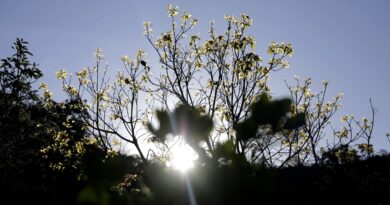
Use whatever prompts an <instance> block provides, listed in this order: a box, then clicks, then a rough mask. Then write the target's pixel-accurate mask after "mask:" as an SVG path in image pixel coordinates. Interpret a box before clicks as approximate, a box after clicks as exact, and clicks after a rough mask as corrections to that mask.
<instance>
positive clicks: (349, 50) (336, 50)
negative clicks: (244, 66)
mask: <svg viewBox="0 0 390 205" xmlns="http://www.w3.org/2000/svg"><path fill="white" fill-rule="evenodd" d="M168 4H173V5H178V6H179V8H180V10H181V11H188V12H190V13H191V14H192V15H193V16H194V17H195V18H197V19H199V24H198V26H197V27H196V29H195V32H199V33H200V34H201V36H203V37H206V35H207V31H208V28H209V22H210V21H211V20H215V23H216V25H217V28H218V29H223V27H224V26H225V24H224V19H223V16H224V15H236V16H238V15H239V14H241V13H245V14H247V15H249V16H250V17H251V18H252V19H253V26H252V28H251V29H250V33H251V34H252V35H254V36H255V37H256V43H257V46H256V47H257V49H258V51H259V52H260V53H261V54H265V50H266V48H267V46H268V45H269V43H270V42H272V41H276V42H290V43H292V44H293V47H294V56H293V57H292V58H291V59H289V62H290V68H289V69H288V70H284V71H280V72H276V73H274V74H272V75H271V84H270V85H271V88H272V92H273V93H274V95H275V96H278V97H280V96H287V94H288V91H287V88H286V86H285V84H284V80H287V81H288V82H291V83H292V82H293V76H294V75H298V76H302V77H311V78H312V80H313V85H314V86H313V90H314V91H316V90H318V88H319V87H320V85H321V81H322V80H329V82H330V87H329V90H328V96H329V98H331V97H333V96H336V95H337V94H338V93H339V92H343V93H344V94H345V95H344V99H343V107H342V108H341V109H340V111H339V112H338V113H337V115H336V116H335V118H334V123H335V126H336V127H337V126H341V125H340V124H339V121H340V120H339V119H340V117H341V116H342V115H345V114H354V116H355V117H356V118H359V119H361V117H364V116H370V104H369V99H370V98H371V99H372V102H373V105H374V106H375V108H376V109H377V111H378V112H377V114H376V118H375V128H374V140H373V142H374V144H375V146H376V149H377V150H379V149H387V150H390V143H389V142H388V141H387V139H386V138H385V133H386V132H390V94H389V89H390V81H389V77H390V67H389V60H388V58H390V38H389V36H390V12H388V11H389V9H390V1H387V0H365V1H364V0H317V1H313V0H295V1H291V0H280V1H277V0H267V1H263V0H245V1H244V0H241V1H239V0H236V1H231V0H207V1H206V0H196V1H184V0H183V1H166V0H153V1H152V0H127V1H126V0H113V1H107V0H82V1H80V0H34V1H31V0H0V28H1V32H0V58H4V57H6V56H9V55H11V54H12V50H11V44H12V43H13V42H14V41H15V39H16V38H17V37H18V38H24V39H25V40H26V41H28V42H29V43H30V46H29V48H30V50H31V51H32V52H33V54H34V57H33V58H32V59H33V61H35V62H37V63H38V64H39V65H40V68H41V70H42V71H43V73H44V77H43V78H42V80H41V81H42V82H47V83H48V84H49V87H51V88H52V91H53V92H54V94H55V95H56V97H57V98H61V96H63V94H62V93H61V90H60V85H59V82H58V81H57V80H56V79H55V72H56V71H57V70H58V69H61V68H63V69H67V70H68V71H71V72H76V71H78V70H79V69H81V68H82V67H84V66H91V65H93V62H94V61H93V55H92V54H93V52H94V51H95V49H96V48H101V49H103V51H104V56H105V62H107V63H108V64H110V68H111V69H114V70H117V69H120V68H121V67H120V65H121V64H120V57H121V56H123V55H129V56H134V55H135V53H136V51H137V50H138V49H144V50H145V51H146V52H147V53H148V54H149V56H148V58H149V59H150V61H157V60H158V59H156V58H157V57H156V55H154V54H155V53H154V52H153V50H152V48H151V46H150V45H149V43H148V42H147V41H146V38H145V36H143V35H142V33H143V24H142V22H143V21H151V22H152V24H153V30H154V32H155V36H157V35H158V34H160V33H161V32H165V31H167V30H168V29H169V18H168V17H167V14H166V6H167V5H168ZM220 31H222V30H220ZM263 57H266V56H265V55H263ZM156 67H158V66H156Z"/></svg>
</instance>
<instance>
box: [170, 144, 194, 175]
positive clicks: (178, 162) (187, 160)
mask: <svg viewBox="0 0 390 205" xmlns="http://www.w3.org/2000/svg"><path fill="white" fill-rule="evenodd" d="M171 153H172V156H171V160H170V161H169V162H168V164H167V165H168V166H170V167H173V168H175V169H177V170H179V171H181V172H186V171H187V170H189V169H191V168H192V167H193V166H194V161H195V160H196V159H198V154H197V153H196V152H195V151H194V150H193V149H192V148H191V147H190V146H189V145H187V144H185V143H179V144H176V145H175V146H173V147H172V149H171Z"/></svg>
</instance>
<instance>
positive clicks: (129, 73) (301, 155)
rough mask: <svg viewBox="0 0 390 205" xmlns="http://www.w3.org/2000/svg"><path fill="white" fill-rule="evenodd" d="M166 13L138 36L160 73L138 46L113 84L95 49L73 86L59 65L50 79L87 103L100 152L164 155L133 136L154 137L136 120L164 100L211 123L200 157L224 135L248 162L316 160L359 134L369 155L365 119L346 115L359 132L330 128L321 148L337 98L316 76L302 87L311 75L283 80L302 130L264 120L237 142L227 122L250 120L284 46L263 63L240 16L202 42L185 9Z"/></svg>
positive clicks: (280, 63) (165, 146)
mask: <svg viewBox="0 0 390 205" xmlns="http://www.w3.org/2000/svg"><path fill="white" fill-rule="evenodd" d="M167 13H168V16H169V18H170V20H171V29H170V30H169V31H167V32H165V33H162V34H161V36H159V37H157V38H153V36H152V24H151V23H150V22H144V27H145V32H144V34H145V36H146V39H147V40H148V41H149V42H150V44H151V45H152V47H153V48H154V50H155V51H156V54H157V56H158V60H159V62H160V65H161V68H162V69H161V70H160V71H157V70H156V69H151V67H150V65H149V64H148V63H147V62H146V61H145V59H144V55H145V54H144V52H143V51H142V50H140V51H139V52H138V53H137V55H136V57H135V59H134V60H131V59H130V58H129V57H128V56H123V57H122V58H121V60H122V61H123V64H124V70H123V71H120V72H119V73H118V74H117V75H116V81H115V82H110V80H109V79H110V78H109V76H108V74H109V73H110V72H109V71H108V66H106V67H105V68H102V59H103V54H102V51H101V50H100V49H98V50H97V51H96V53H95V58H96V65H95V66H93V67H91V68H83V69H82V70H81V71H80V72H78V73H77V76H78V82H77V85H75V86H72V84H71V78H69V79H67V78H66V71H64V70H61V71H59V72H58V75H57V77H58V78H59V79H60V80H62V82H63V88H64V90H65V92H66V93H68V94H69V97H70V98H71V99H74V100H75V101H77V102H80V107H86V108H87V109H88V112H89V113H90V116H91V117H92V118H89V119H87V120H86V121H85V122H86V123H87V124H88V127H89V128H90V129H91V131H92V132H93V133H94V136H95V137H96V139H97V141H98V143H99V145H100V146H101V147H103V148H104V149H105V150H115V147H116V145H115V144H119V143H118V141H119V142H124V143H130V144H132V145H133V146H134V148H135V152H136V153H137V154H138V155H139V156H140V157H141V159H143V161H144V162H147V161H148V160H149V159H160V160H166V159H167V158H170V155H171V154H170V147H171V145H172V142H171V143H170V142H168V141H166V142H164V143H162V144H161V143H160V144H159V143H153V146H156V147H157V149H153V148H149V147H150V146H148V148H142V145H141V143H140V140H141V141H145V140H149V141H153V139H156V138H155V136H153V135H151V134H150V133H149V132H148V131H147V130H145V126H144V124H146V123H145V122H148V121H152V122H153V121H154V120H153V119H154V117H153V115H152V110H153V109H155V108H161V109H162V110H168V111H169V110H172V109H173V108H174V107H175V106H172V105H177V104H183V105H184V106H190V107H193V108H195V109H196V110H198V111H199V112H201V113H202V114H204V115H206V116H209V117H210V118H211V119H212V120H213V121H214V122H215V124H214V125H215V127H214V129H213V130H212V132H210V134H209V136H208V137H207V138H205V139H204V141H203V142H204V148H207V149H205V152H206V154H208V155H212V153H213V151H214V150H215V149H216V146H217V145H218V143H221V141H226V140H230V141H231V142H232V143H233V145H234V149H235V152H236V153H238V154H241V155H244V156H245V157H246V158H247V159H248V161H249V162H250V163H252V164H256V163H263V164H267V166H282V167H283V166H289V165H294V164H310V163H315V164H319V163H320V162H321V152H325V151H326V150H334V149H336V148H337V147H340V146H341V145H344V144H347V145H350V144H352V143H354V142H357V141H358V140H361V139H363V138H365V139H367V141H368V142H367V143H362V144H361V145H359V148H360V150H361V151H363V152H367V151H368V152H369V153H372V146H371V143H370V139H371V134H372V127H373V122H374V120H373V119H372V120H371V121H369V120H367V119H366V120H363V121H364V122H358V121H354V124H355V125H357V126H356V127H355V129H358V131H357V132H358V133H360V134H356V135H354V136H351V137H349V138H348V139H347V138H345V137H343V136H344V135H345V133H346V130H345V129H342V130H340V131H336V129H334V133H333V134H334V136H335V137H336V139H339V140H338V141H335V143H333V144H328V145H326V146H325V144H326V142H325V141H326V138H325V135H324V132H325V129H327V128H328V127H329V126H330V120H331V117H332V116H333V115H334V113H335V112H336V111H337V110H338V109H339V102H340V100H341V98H342V96H341V95H339V96H337V97H336V98H334V99H333V100H332V101H330V102H326V100H325V99H326V98H325V94H326V91H327V90H326V89H327V86H328V82H324V89H323V90H322V91H320V92H319V93H317V94H315V93H314V92H312V91H311V90H310V85H311V79H307V80H305V81H304V82H303V84H300V82H299V81H298V80H297V86H296V87H295V88H293V87H292V86H289V85H287V86H288V88H289V91H290V93H291V100H292V103H291V106H290V108H289V112H290V114H289V115H291V116H292V117H295V118H296V119H300V120H303V118H304V119H305V121H306V123H305V125H304V126H303V127H302V128H298V129H295V130H278V131H277V132H275V131H274V130H272V129H269V127H268V125H261V126H259V127H257V128H258V129H257V131H256V133H253V134H254V135H256V137H251V138H249V139H248V140H240V138H239V137H238V136H237V133H236V131H235V127H237V126H238V125H239V124H240V123H242V122H244V121H246V120H248V119H250V118H251V105H252V104H253V103H254V102H256V101H258V100H259V99H260V98H261V96H263V93H269V91H270V88H269V87H268V86H267V82H268V79H269V76H270V74H271V73H272V72H274V71H279V70H282V69H283V68H287V67H289V63H288V61H287V60H286V58H287V57H289V56H292V54H293V48H292V45H291V44H290V43H276V42H272V43H271V44H270V45H269V47H268V50H267V53H268V54H269V55H270V58H269V59H268V60H266V61H265V60H263V58H262V57H260V56H259V54H258V53H257V52H256V50H255V38H254V37H253V36H250V35H247V34H246V33H247V30H248V29H249V28H250V26H251V25H252V20H251V19H250V17H249V16H248V15H245V14H242V15H241V16H240V17H239V18H235V17H233V16H225V20H226V22H227V26H226V30H225V31H224V32H223V33H222V34H218V33H217V31H216V30H215V29H214V23H211V26H210V31H209V37H208V38H207V39H205V40H203V41H202V40H201V38H200V36H199V35H192V29H193V28H194V26H195V25H196V24H197V22H198V20H197V19H195V18H192V16H191V14H190V13H188V12H184V13H183V14H182V15H181V16H180V17H178V15H179V11H178V8H177V7H174V6H171V5H169V6H168V8H167ZM140 102H142V106H140ZM144 102H145V103H144ZM145 104H146V105H145ZM156 114H157V116H158V115H159V114H158V113H156ZM373 117H374V109H373ZM166 120H168V119H166ZM349 125H350V126H349V129H351V130H350V131H349V132H348V133H349V134H352V128H353V126H351V125H352V124H349ZM149 128H150V126H149ZM346 129H347V128H346ZM370 130H371V131H370ZM152 134H153V133H152ZM143 144H144V145H145V143H143ZM122 146H123V145H122ZM117 147H118V146H117ZM116 149H118V148H116ZM364 150H365V151H364ZM145 153H146V154H145ZM369 155H370V154H369Z"/></svg>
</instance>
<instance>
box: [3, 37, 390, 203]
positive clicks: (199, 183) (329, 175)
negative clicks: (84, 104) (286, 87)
mask: <svg viewBox="0 0 390 205" xmlns="http://www.w3.org/2000/svg"><path fill="white" fill-rule="evenodd" d="M26 44H27V43H26V42H24V41H23V40H21V39H18V40H17V41H16V43H15V45H14V47H13V48H14V49H15V51H16V54H15V55H13V56H12V57H9V58H6V59H3V60H2V64H1V66H0V86H1V87H0V110H1V115H0V193H1V196H2V198H1V202H2V203H3V202H8V203H9V204H19V203H26V202H28V203H31V204H32V203H33V204H83V205H92V204H99V205H108V204H190V203H191V202H190V198H191V197H190V195H191V194H192V195H193V196H194V200H195V201H196V204H202V205H208V204H213V205H214V204H215V205H217V204H362V203H364V204H390V195H389V194H388V193H390V156H389V155H382V156H370V157H367V158H361V157H360V156H358V155H357V154H356V152H350V151H351V149H350V147H348V146H347V145H345V146H340V147H337V148H334V149H332V150H328V151H327V152H324V153H323V155H322V156H321V163H319V164H318V165H312V166H303V165H302V166H299V165H297V166H295V167H284V168H279V169H278V168H273V167H267V166H265V165H263V164H251V163H249V162H248V161H247V158H246V156H245V154H244V153H239V152H237V149H236V147H235V144H234V142H233V141H232V140H227V141H225V142H220V143H219V144H217V145H216V146H215V147H214V149H213V150H212V151H211V152H210V153H208V152H206V150H204V149H203V148H202V146H200V145H199V143H201V142H204V141H205V139H207V136H208V135H209V134H210V131H211V130H212V128H213V121H212V119H211V118H210V117H208V116H207V115H204V114H202V113H201V112H199V111H198V110H197V109H195V108H193V107H190V106H187V105H181V106H179V107H178V108H176V109H175V110H174V111H173V112H172V113H169V112H167V111H163V110H160V111H157V112H156V115H157V119H158V121H159V127H158V128H156V127H154V126H152V125H151V124H149V126H148V127H149V129H150V131H151V133H152V134H154V138H153V139H154V141H155V142H156V143H164V141H165V140H166V136H167V135H168V134H173V135H181V136H183V137H184V139H185V141H186V142H187V143H188V144H189V145H190V146H191V147H192V148H193V149H194V150H195V151H196V152H198V154H199V156H200V157H199V159H198V161H197V162H196V167H195V168H194V169H192V170H189V171H188V172H187V173H185V174H183V173H180V172H178V171H175V170H173V169H172V168H168V167H166V165H165V164H162V163H161V162H156V161H147V162H145V161H143V160H141V159H140V158H139V157H135V156H125V155H121V154H116V155H112V156H110V155H108V153H106V152H105V151H103V150H102V149H100V148H98V147H97V146H94V145H90V146H89V147H85V148H86V151H85V154H83V156H79V155H72V156H71V157H68V158H67V159H66V160H65V159H64V156H63V155H62V154H61V153H59V152H56V151H51V152H50V153H49V155H47V156H46V157H44V156H43V154H42V151H41V150H42V149H43V148H45V147H48V146H50V145H53V144H54V143H55V142H54V140H53V136H52V135H53V133H52V132H50V131H48V130H50V129H54V130H61V131H65V132H67V133H68V134H69V135H70V136H69V139H70V145H75V144H76V143H77V142H79V141H81V140H83V139H85V138H86V137H87V133H86V131H85V130H84V129H83V123H82V122H83V121H82V120H81V119H85V118H88V114H87V113H85V112H84V111H83V109H82V108H80V107H79V106H78V105H79V104H80V103H79V102H74V101H71V100H68V101H66V102H64V103H56V102H53V101H50V103H51V106H49V107H48V106H45V103H47V102H46V101H45V100H43V99H41V97H40V96H39V95H38V94H37V91H36V90H33V89H32V83H33V82H35V81H36V80H37V79H38V78H39V77H41V76H42V73H41V72H40V71H39V69H38V68H37V65H36V64H34V63H33V64H31V63H30V62H29V60H28V57H29V56H30V55H31V53H30V52H29V51H28V49H27V47H26ZM248 57H249V56H248ZM142 65H143V66H145V67H146V66H147V65H146V63H145V62H144V63H142ZM290 105H291V100H289V99H281V100H271V99H270V98H269V96H267V95H265V94H264V95H262V96H261V98H260V99H259V100H258V101H257V102H256V103H254V104H253V105H252V108H251V116H250V117H249V118H248V119H247V120H245V121H241V122H238V123H237V124H235V125H234V128H235V131H236V132H237V136H238V138H239V140H240V141H248V140H250V139H253V138H261V137H262V135H261V132H259V129H270V130H271V132H278V131H283V130H293V129H296V128H297V127H299V126H301V125H302V124H304V119H305V115H304V114H296V115H294V116H292V115H290V114H289V113H288V112H289V107H290ZM69 119H71V121H72V126H71V127H68V126H66V125H64V122H65V121H66V120H69ZM174 125H175V126H174ZM52 162H66V163H64V164H63V165H64V167H65V168H64V169H63V170H62V171H56V170H53V169H52V168H51V167H50V163H52ZM78 163H80V164H79V166H74V165H77V164H78Z"/></svg>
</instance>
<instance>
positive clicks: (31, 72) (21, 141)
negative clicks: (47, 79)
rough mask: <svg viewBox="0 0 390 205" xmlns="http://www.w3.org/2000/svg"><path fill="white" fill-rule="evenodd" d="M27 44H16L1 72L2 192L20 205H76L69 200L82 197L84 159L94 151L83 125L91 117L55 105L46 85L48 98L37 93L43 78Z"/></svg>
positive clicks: (68, 104)
mask: <svg viewBox="0 0 390 205" xmlns="http://www.w3.org/2000/svg"><path fill="white" fill-rule="evenodd" d="M27 44H28V43H27V42H25V41H24V40H23V39H17V40H16V42H15V43H14V46H13V49H14V50H15V54H14V55H13V56H12V57H8V58H5V59H2V64H1V66H0V96H1V97H0V110H1V111H2V114H1V116H0V133H1V134H0V161H1V164H0V173H1V174H0V187H1V192H2V195H3V196H5V197H6V198H8V199H10V200H13V201H16V202H18V201H19V202H22V201H25V200H26V201H27V200H29V201H30V202H31V201H39V202H40V203H48V204H52V203H60V204H61V203H74V201H72V200H73V199H74V198H70V197H67V196H70V195H72V193H73V194H74V195H76V194H78V189H79V186H80V184H79V182H78V180H77V177H78V176H79V175H80V174H81V167H80V162H81V158H82V156H83V153H84V152H85V150H86V149H88V147H90V146H93V145H92V143H91V141H90V140H89V138H88V135H87V133H86V132H85V129H84V124H83V122H82V121H81V119H83V118H86V117H87V113H86V112H84V111H83V110H80V109H78V108H77V107H75V106H74V104H75V102H74V101H66V102H62V103H57V102H54V101H53V100H51V99H50V97H51V95H52V94H51V93H50V91H49V90H48V88H47V85H45V84H42V85H41V88H42V89H44V93H43V97H41V96H40V95H39V93H38V91H37V90H35V89H33V88H32V85H33V83H34V82H35V81H36V80H37V79H39V78H40V77H41V76H42V73H41V71H40V70H39V68H38V66H37V64H35V63H30V61H29V57H30V56H32V54H31V53H30V51H29V50H28V48H27ZM81 116H83V117H81ZM70 187H73V189H72V191H70V190H68V191H66V192H64V190H66V189H69V188H70ZM21 196H23V197H21ZM13 197H15V198H13ZM2 200H6V199H2Z"/></svg>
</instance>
